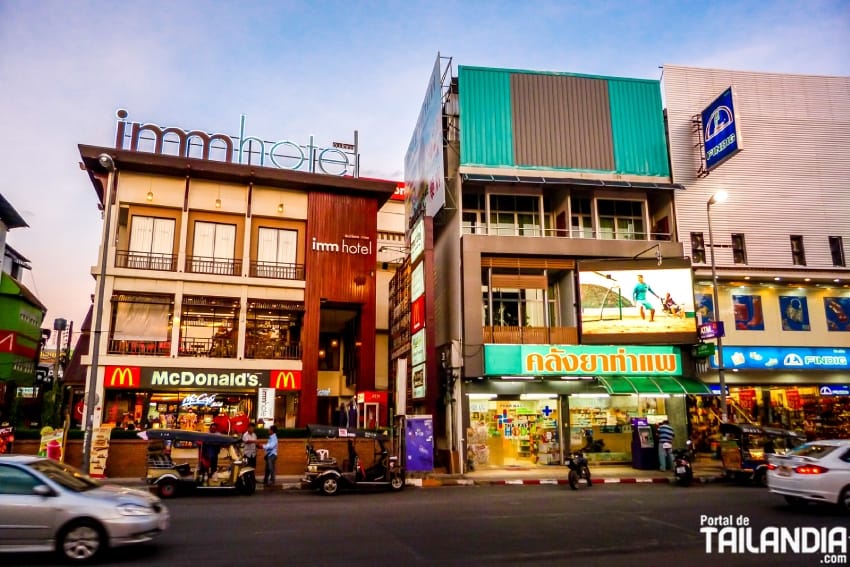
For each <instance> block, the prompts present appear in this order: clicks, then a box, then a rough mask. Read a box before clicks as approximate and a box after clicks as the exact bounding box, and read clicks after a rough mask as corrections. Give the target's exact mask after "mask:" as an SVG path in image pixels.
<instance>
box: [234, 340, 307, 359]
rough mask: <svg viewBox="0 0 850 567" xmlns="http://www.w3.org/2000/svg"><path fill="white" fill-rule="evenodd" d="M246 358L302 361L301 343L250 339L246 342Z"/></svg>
mask: <svg viewBox="0 0 850 567" xmlns="http://www.w3.org/2000/svg"><path fill="white" fill-rule="evenodd" d="M245 358H264V359H272V360H300V359H301V343H297V342H288V343H285V342H283V341H275V340H268V339H256V340H251V339H248V340H246V342H245Z"/></svg>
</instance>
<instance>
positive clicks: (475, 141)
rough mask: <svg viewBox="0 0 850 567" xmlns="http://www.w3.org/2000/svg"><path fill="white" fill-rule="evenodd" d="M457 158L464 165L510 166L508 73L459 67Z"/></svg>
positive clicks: (510, 134)
mask: <svg viewBox="0 0 850 567" xmlns="http://www.w3.org/2000/svg"><path fill="white" fill-rule="evenodd" d="M457 80H458V90H459V93H458V94H459V95H460V108H461V112H460V131H461V136H460V155H461V160H462V162H461V163H462V164H464V165H513V164H514V154H513V145H514V142H513V130H512V128H511V83H510V81H511V73H510V71H507V70H501V69H479V68H470V67H463V66H461V67H460V68H459V69H458V74H457Z"/></svg>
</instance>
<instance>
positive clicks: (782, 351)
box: [709, 345, 850, 370]
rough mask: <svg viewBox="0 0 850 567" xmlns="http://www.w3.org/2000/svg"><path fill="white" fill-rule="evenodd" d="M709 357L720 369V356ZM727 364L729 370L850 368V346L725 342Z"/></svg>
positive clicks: (714, 366) (724, 355) (714, 365)
mask: <svg viewBox="0 0 850 567" xmlns="http://www.w3.org/2000/svg"><path fill="white" fill-rule="evenodd" d="M709 360H710V363H711V367H712V368H717V357H716V356H715V357H713V358H711V359H709ZM723 363H724V364H723V366H724V368H726V369H727V370H729V369H732V368H738V369H741V370H850V349H846V348H828V347H751V346H728V345H725V346H724V348H723Z"/></svg>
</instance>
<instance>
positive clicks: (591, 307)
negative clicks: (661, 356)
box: [579, 261, 697, 344]
mask: <svg viewBox="0 0 850 567" xmlns="http://www.w3.org/2000/svg"><path fill="white" fill-rule="evenodd" d="M668 264H669V262H667V261H665V263H664V265H662V266H658V265H657V264H656V263H655V262H652V263H651V265H650V264H646V263H644V264H637V263H636V262H629V263H619V262H618V263H616V264H615V263H612V262H581V263H580V264H579V288H580V296H581V333H582V342H583V343H595V344H605V343H608V342H610V341H614V342H616V343H623V342H634V343H638V344H639V343H656V344H657V343H668V344H675V343H693V342H696V332H697V324H696V317H695V308H694V292H693V273H692V271H691V268H690V266H689V265H687V263H684V264H680V263H677V264H676V265H672V266H669V267H668Z"/></svg>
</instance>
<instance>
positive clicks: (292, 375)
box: [269, 370, 301, 390]
mask: <svg viewBox="0 0 850 567" xmlns="http://www.w3.org/2000/svg"><path fill="white" fill-rule="evenodd" d="M270 378H271V379H270V383H269V385H270V386H271V387H272V388H274V389H276V390H300V389H301V371H300V370H272V371H271V373H270Z"/></svg>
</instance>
